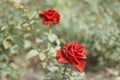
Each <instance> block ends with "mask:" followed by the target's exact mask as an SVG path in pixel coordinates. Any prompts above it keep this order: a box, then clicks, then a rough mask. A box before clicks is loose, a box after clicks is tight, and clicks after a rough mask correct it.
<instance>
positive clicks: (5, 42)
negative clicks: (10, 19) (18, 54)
mask: <svg viewBox="0 0 120 80" xmlns="http://www.w3.org/2000/svg"><path fill="white" fill-rule="evenodd" d="M2 43H3V46H4V48H5V49H8V48H9V47H11V44H10V43H9V42H8V41H7V40H3V42H2Z"/></svg>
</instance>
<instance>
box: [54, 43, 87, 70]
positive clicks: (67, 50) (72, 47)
mask: <svg viewBox="0 0 120 80" xmlns="http://www.w3.org/2000/svg"><path fill="white" fill-rule="evenodd" d="M86 55H87V51H86V50H85V48H84V46H83V45H79V43H78V42H72V43H70V44H67V45H65V46H64V50H61V49H60V50H58V51H57V55H56V59H57V61H58V62H59V63H61V64H66V63H68V62H69V63H71V64H73V66H74V67H75V68H76V69H77V70H78V71H79V72H84V67H85V64H86V62H85V61H84V59H86Z"/></svg>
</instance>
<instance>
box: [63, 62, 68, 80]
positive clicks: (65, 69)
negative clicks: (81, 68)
mask: <svg viewBox="0 0 120 80" xmlns="http://www.w3.org/2000/svg"><path fill="white" fill-rule="evenodd" d="M67 66H68V64H65V68H64V70H63V78H62V79H63V80H65V73H66V71H67Z"/></svg>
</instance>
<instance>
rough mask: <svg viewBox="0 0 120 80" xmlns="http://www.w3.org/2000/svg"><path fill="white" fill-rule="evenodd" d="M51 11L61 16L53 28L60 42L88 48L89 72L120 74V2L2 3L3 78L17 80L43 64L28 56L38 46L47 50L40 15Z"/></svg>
mask: <svg viewBox="0 0 120 80" xmlns="http://www.w3.org/2000/svg"><path fill="white" fill-rule="evenodd" d="M13 1H16V3H14V2H13ZM47 9H55V10H57V11H58V12H59V13H60V15H61V22H60V24H58V25H56V26H55V27H54V28H53V32H54V33H55V34H56V35H57V36H58V37H59V38H62V39H64V41H66V42H67V43H70V42H73V41H78V42H79V43H80V44H83V45H85V47H86V49H87V52H88V57H87V59H86V61H87V66H86V70H85V71H86V72H87V71H90V72H96V71H97V72H99V71H100V70H106V68H110V69H111V68H114V69H117V70H118V73H119V72H120V71H119V68H120V0H0V77H4V76H6V75H9V76H11V77H13V78H14V79H17V78H18V77H16V76H17V75H22V74H23V73H25V71H26V69H27V68H28V67H30V66H31V65H34V63H36V64H38V63H39V62H38V61H36V60H33V64H32V62H31V63H30V62H29V61H28V60H26V59H25V57H24V56H26V54H27V53H28V52H29V50H31V49H33V48H36V46H37V49H38V48H39V45H42V46H43V47H44V46H45V45H44V44H41V43H39V41H38V40H39V38H41V36H43V32H45V31H47V30H48V27H47V26H44V25H42V24H41V20H40V19H39V17H38V13H39V12H41V11H44V10H47ZM42 39H44V37H42ZM40 48H41V47H40ZM16 65H17V66H16ZM16 68H17V69H16ZM108 72H109V71H108ZM113 72H114V71H113ZM118 75H120V74H118ZM33 80H34V79H33ZM94 80H98V79H94ZM100 80H102V79H100ZM116 80H117V79H116Z"/></svg>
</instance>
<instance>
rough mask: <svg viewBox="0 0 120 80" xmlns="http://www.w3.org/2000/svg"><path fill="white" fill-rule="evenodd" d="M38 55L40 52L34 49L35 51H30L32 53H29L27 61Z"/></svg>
mask: <svg viewBox="0 0 120 80" xmlns="http://www.w3.org/2000/svg"><path fill="white" fill-rule="evenodd" d="M38 54H39V52H38V51H37V50H35V49H33V50H30V51H29V52H28V54H27V56H26V58H27V59H30V58H32V57H35V56H37V55H38Z"/></svg>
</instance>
